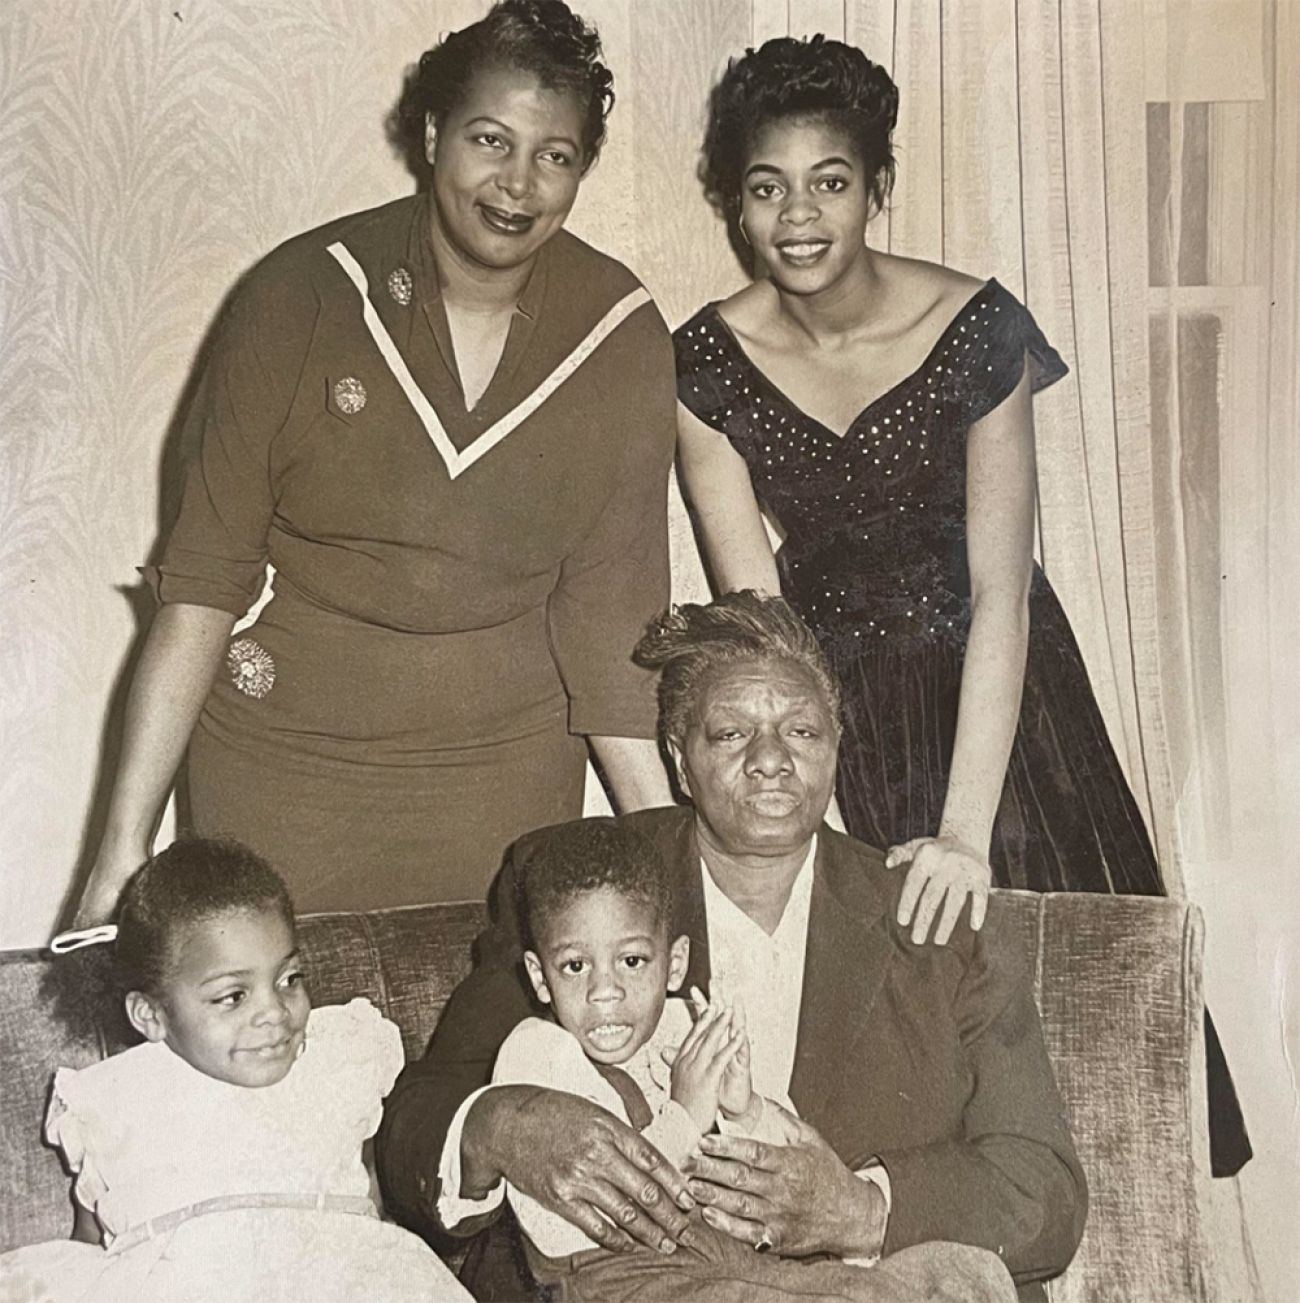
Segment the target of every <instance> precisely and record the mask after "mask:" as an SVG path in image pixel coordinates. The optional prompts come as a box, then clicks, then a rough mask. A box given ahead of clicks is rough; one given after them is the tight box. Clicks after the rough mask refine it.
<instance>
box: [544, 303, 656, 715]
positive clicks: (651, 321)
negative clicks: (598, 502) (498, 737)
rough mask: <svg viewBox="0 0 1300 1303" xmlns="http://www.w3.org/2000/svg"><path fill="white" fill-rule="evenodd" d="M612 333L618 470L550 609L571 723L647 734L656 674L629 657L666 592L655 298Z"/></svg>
mask: <svg viewBox="0 0 1300 1303" xmlns="http://www.w3.org/2000/svg"><path fill="white" fill-rule="evenodd" d="M624 332H626V334H625V333H624ZM615 341H617V343H618V347H617V348H615V349H611V350H610V355H609V357H608V358H606V359H604V360H603V362H602V364H603V365H605V366H607V367H609V368H611V377H612V379H611V383H610V384H609V385H608V386H607V387H606V392H607V393H608V394H609V395H610V400H609V402H608V404H607V407H608V418H607V419H608V421H609V425H610V437H611V438H613V439H618V440H619V441H620V442H621V444H622V451H621V456H620V460H619V467H618V473H617V479H616V482H615V484H614V487H613V490H612V492H611V493H610V496H609V499H608V500H607V502H606V503H605V505H604V507H603V509H602V510H601V512H600V515H599V516H598V518H597V520H596V523H595V524H594V526H593V527H592V528H591V529H590V530H589V531H588V532H587V534H586V535H585V537H583V538H582V539H581V540H580V542H579V543H578V544H577V546H576V547H575V548H574V550H573V551H572V552H571V553H570V554H569V555H568V556H567V557H566V558H565V560H564V562H563V564H562V566H561V571H560V577H559V582H558V583H557V585H556V587H555V590H554V592H553V593H552V594H551V598H550V601H549V603H548V609H547V616H548V621H549V629H550V637H551V648H552V654H553V655H554V657H555V663H556V666H557V667H558V669H559V672H560V677H561V679H562V680H563V682H564V687H565V691H566V692H567V694H568V697H569V731H570V732H571V733H576V734H583V735H587V736H591V735H595V736H609V737H642V738H650V737H654V736H655V725H656V718H657V713H658V712H657V708H656V703H655V676H654V675H653V674H652V673H650V672H648V671H645V670H642V669H640V668H639V667H637V666H636V665H634V664H633V662H632V649H633V647H634V646H635V645H636V643H637V641H638V640H639V639H640V637H641V635H642V634H643V633H644V632H645V628H646V625H647V624H648V623H649V622H650V621H651V620H652V619H653V618H654V617H655V616H656V615H658V614H659V613H660V612H661V611H662V610H663V609H664V607H665V606H667V605H668V598H669V582H668V472H669V469H670V468H671V466H672V458H673V448H674V444H675V439H676V431H675V425H674V412H673V359H672V344H671V341H670V338H669V335H668V330H667V327H666V326H665V325H664V322H663V318H662V317H661V316H660V315H659V312H658V310H657V309H656V308H654V307H653V306H652V305H648V306H646V307H643V308H641V309H639V310H638V311H637V312H636V313H634V314H633V315H632V316H631V317H630V318H629V319H628V320H627V321H626V322H624V323H623V325H622V326H621V327H620V328H619V330H618V331H617V332H616V335H615V336H614V338H613V339H611V340H610V341H607V346H608V344H613V343H614V342H615ZM594 360H595V359H593V361H594ZM589 365H590V364H589ZM603 416H604V414H600V415H593V416H592V418H591V419H594V420H600V419H602V417H603Z"/></svg>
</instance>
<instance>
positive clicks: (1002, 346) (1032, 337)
mask: <svg viewBox="0 0 1300 1303" xmlns="http://www.w3.org/2000/svg"><path fill="white" fill-rule="evenodd" d="M984 297H985V296H984V295H983V294H981V295H980V298H984ZM982 315H983V317H984V320H985V322H986V329H985V330H984V331H983V332H982V335H983V337H982V339H981V340H980V344H979V352H978V355H977V356H976V357H975V358H974V359H972V367H971V372H970V375H969V376H968V377H967V383H968V386H969V397H968V403H969V406H968V410H967V417H968V419H969V420H970V421H971V422H972V423H974V422H975V421H978V420H979V419H980V418H981V417H982V416H987V415H988V414H989V412H991V411H993V409H994V408H995V407H998V406H999V405H1000V404H1002V403H1003V402H1005V401H1006V400H1007V398H1009V397H1010V396H1011V393H1012V391H1013V390H1014V389H1015V387H1016V386H1017V385H1018V384H1019V383H1020V378H1021V376H1023V375H1024V374H1025V368H1026V367H1028V368H1029V385H1030V390H1031V391H1032V392H1033V393H1037V392H1038V391H1039V390H1040V389H1046V388H1047V387H1048V385H1053V384H1055V383H1056V382H1057V381H1058V380H1060V379H1061V378H1062V377H1063V376H1066V375H1068V374H1069V371H1070V368H1069V367H1068V366H1066V365H1065V362H1064V361H1063V360H1062V358H1061V355H1060V354H1059V353H1058V352H1057V351H1056V349H1054V348H1053V347H1052V346H1051V344H1049V343H1048V342H1047V338H1046V336H1045V335H1044V334H1043V332H1042V331H1041V330H1040V329H1039V328H1038V323H1037V322H1036V321H1035V320H1034V318H1033V315H1032V314H1031V313H1030V311H1029V309H1028V308H1026V307H1025V305H1024V304H1023V303H1021V302H1020V300H1019V299H1017V298H1016V296H1015V295H1014V294H1012V293H1011V292H1010V291H1009V290H1006V289H1004V288H1003V287H1002V286H1001V285H999V284H998V282H997V281H990V282H989V284H988V287H987V302H986V303H985V304H984V305H983V307H982Z"/></svg>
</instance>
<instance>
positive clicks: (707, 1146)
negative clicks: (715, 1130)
mask: <svg viewBox="0 0 1300 1303" xmlns="http://www.w3.org/2000/svg"><path fill="white" fill-rule="evenodd" d="M717 1145H718V1141H717V1138H716V1137H715V1136H701V1137H700V1148H701V1149H703V1150H704V1151H705V1152H706V1153H712V1152H713V1150H714V1149H716V1148H717Z"/></svg>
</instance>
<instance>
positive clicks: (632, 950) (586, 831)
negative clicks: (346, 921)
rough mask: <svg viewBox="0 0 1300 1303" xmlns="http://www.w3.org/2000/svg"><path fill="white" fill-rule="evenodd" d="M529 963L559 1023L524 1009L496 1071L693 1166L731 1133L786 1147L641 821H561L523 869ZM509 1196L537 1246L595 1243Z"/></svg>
mask: <svg viewBox="0 0 1300 1303" xmlns="http://www.w3.org/2000/svg"><path fill="white" fill-rule="evenodd" d="M518 889H519V914H520V918H521V919H522V920H523V922H524V926H525V929H526V935H527V936H528V937H529V938H530V941H531V948H530V949H529V950H527V951H525V953H524V965H525V967H526V969H527V971H528V976H529V979H530V980H531V981H532V984H533V990H534V991H535V992H536V994H537V998H538V999H539V1000H540V1001H541V1003H542V1004H544V1005H549V1006H550V1008H551V1011H552V1013H553V1014H554V1018H555V1021H554V1022H552V1021H550V1020H549V1019H544V1018H528V1019H525V1020H524V1021H523V1022H522V1023H520V1024H519V1026H518V1027H516V1028H515V1029H514V1031H513V1032H511V1034H510V1035H509V1037H507V1038H506V1041H505V1043H504V1044H503V1045H502V1046H501V1049H500V1051H499V1052H498V1055H497V1061H496V1066H495V1069H494V1071H493V1074H492V1080H493V1081H494V1082H496V1083H498V1084H501V1083H511V1084H520V1083H523V1084H530V1085H537V1086H547V1087H549V1088H551V1089H553V1090H564V1091H567V1092H569V1093H570V1094H574V1095H581V1096H583V1097H584V1098H586V1099H590V1100H592V1101H593V1102H594V1103H597V1104H600V1105H601V1106H602V1107H604V1108H607V1109H608V1110H609V1111H610V1112H611V1113H613V1114H615V1115H616V1116H618V1117H620V1118H622V1119H623V1120H624V1121H626V1122H627V1123H628V1124H629V1125H631V1126H633V1127H635V1128H636V1129H637V1130H638V1131H640V1132H641V1133H642V1134H643V1135H644V1136H645V1138H646V1139H647V1140H649V1141H650V1143H651V1144H653V1145H654V1146H655V1148H656V1149H658V1150H659V1152H660V1153H661V1154H663V1155H664V1157H665V1158H667V1159H668V1160H669V1162H671V1163H673V1164H674V1165H675V1166H677V1167H678V1168H680V1167H681V1166H682V1165H683V1163H684V1162H685V1161H686V1158H687V1156H688V1155H689V1154H691V1153H693V1152H694V1150H695V1148H696V1145H697V1142H698V1141H699V1138H700V1136H702V1135H703V1134H705V1133H706V1132H708V1131H711V1130H712V1129H713V1127H714V1125H715V1123H716V1124H717V1125H718V1126H719V1128H720V1129H725V1130H728V1131H732V1132H740V1133H743V1134H746V1135H752V1136H755V1137H758V1138H761V1139H765V1140H768V1141H771V1142H772V1143H776V1144H780V1143H781V1142H782V1141H783V1140H784V1138H785V1133H784V1130H783V1128H782V1127H781V1123H780V1116H779V1114H778V1112H777V1110H775V1109H774V1108H773V1107H772V1106H771V1105H770V1104H768V1103H766V1102H765V1101H764V1100H763V1098H762V1096H761V1095H758V1094H756V1093H755V1092H754V1091H753V1089H752V1087H751V1084H750V1072H749V1040H748V1037H747V1036H746V1033H745V1025H744V1017H743V1013H742V1012H741V1011H740V1010H738V1009H736V1008H733V1007H732V1006H731V1005H730V1004H729V1003H728V1002H726V1001H725V1000H723V999H719V998H718V992H717V991H716V989H715V992H714V999H713V1000H712V1001H711V1002H710V1001H706V1000H705V998H704V997H703V995H702V994H701V993H700V992H699V991H695V992H694V993H693V1003H694V1006H695V1010H696V1019H695V1021H694V1022H692V1019H691V1014H690V1012H689V1010H688V1008H687V1004H686V1001H685V1000H677V999H669V998H668V996H669V993H670V992H673V991H677V990H679V989H680V987H681V985H682V981H683V979H684V978H685V976H686V966H687V961H688V959H689V956H690V939H689V938H688V937H686V936H684V935H679V936H674V935H673V928H672V926H671V922H672V909H673V905H672V900H671V899H670V897H669V891H668V885H667V882H666V879H665V875H664V873H663V869H662V866H661V865H660V863H659V859H658V856H657V855H656V854H655V852H654V850H653V848H651V847H650V846H649V845H648V844H647V843H646V842H645V841H644V840H642V838H640V837H639V836H638V835H637V834H635V833H633V832H631V831H630V830H627V829H623V828H618V827H616V826H614V825H612V824H610V823H608V822H605V821H597V820H590V821H585V822H582V823H577V824H570V825H566V826H565V827H564V828H562V829H559V830H557V832H556V834H555V835H554V836H553V837H551V838H550V839H549V840H548V842H547V844H546V845H545V846H544V847H543V848H542V849H541V850H540V851H539V852H538V853H537V854H536V855H535V856H534V857H533V858H532V859H531V860H530V861H529V862H528V864H527V865H526V867H525V870H524V872H523V873H522V874H521V875H520V877H519V888H518ZM507 1190H508V1194H507V1197H508V1198H509V1200H510V1204H511V1207H512V1208H514V1210H515V1215H516V1217H517V1218H518V1219H519V1224H520V1225H521V1227H522V1228H523V1230H524V1233H525V1234H526V1235H527V1237H528V1239H529V1240H530V1241H531V1243H532V1245H533V1246H534V1247H535V1248H536V1249H537V1250H538V1251H539V1252H540V1253H542V1254H544V1255H546V1256H547V1257H551V1258H558V1257H563V1256H565V1255H568V1254H571V1253H578V1252H581V1251H582V1250H585V1249H593V1248H596V1247H597V1246H596V1244H595V1243H594V1241H592V1240H590V1239H588V1238H587V1236H586V1235H585V1234H583V1232H582V1231H580V1230H579V1229H578V1228H577V1227H576V1226H573V1225H572V1224H571V1223H569V1222H567V1221H565V1220H564V1219H563V1218H562V1217H559V1216H557V1215H556V1214H554V1213H551V1212H548V1211H547V1210H546V1209H544V1208H543V1207H542V1206H541V1205H540V1204H538V1203H537V1202H536V1201H534V1200H533V1199H530V1198H529V1197H528V1196H527V1195H525V1194H523V1193H522V1192H521V1191H518V1190H515V1189H513V1188H510V1187H507Z"/></svg>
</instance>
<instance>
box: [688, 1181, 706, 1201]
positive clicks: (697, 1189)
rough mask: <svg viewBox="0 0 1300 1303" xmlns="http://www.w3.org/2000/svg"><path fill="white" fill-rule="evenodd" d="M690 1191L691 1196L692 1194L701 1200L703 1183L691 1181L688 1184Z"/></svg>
mask: <svg viewBox="0 0 1300 1303" xmlns="http://www.w3.org/2000/svg"><path fill="white" fill-rule="evenodd" d="M690 1191H691V1193H692V1194H693V1195H694V1196H695V1197H696V1198H697V1199H699V1198H702V1197H703V1195H704V1182H703V1181H691V1182H690Z"/></svg>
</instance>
